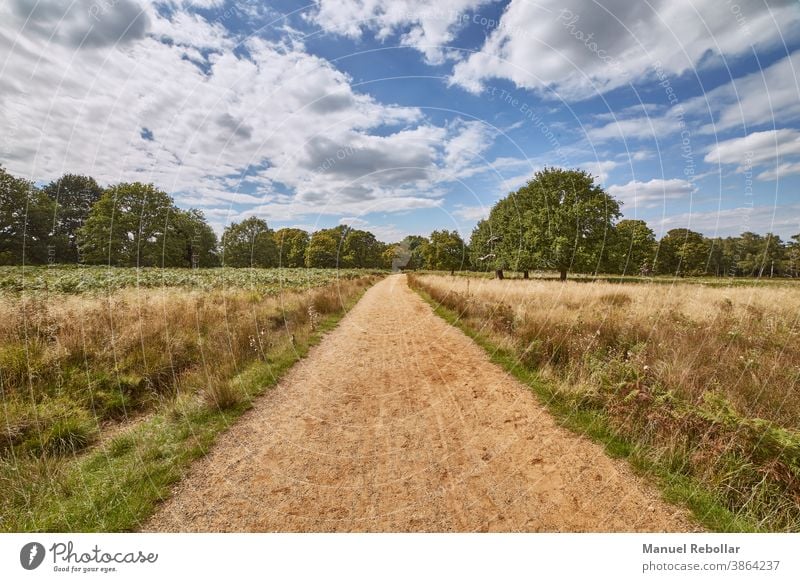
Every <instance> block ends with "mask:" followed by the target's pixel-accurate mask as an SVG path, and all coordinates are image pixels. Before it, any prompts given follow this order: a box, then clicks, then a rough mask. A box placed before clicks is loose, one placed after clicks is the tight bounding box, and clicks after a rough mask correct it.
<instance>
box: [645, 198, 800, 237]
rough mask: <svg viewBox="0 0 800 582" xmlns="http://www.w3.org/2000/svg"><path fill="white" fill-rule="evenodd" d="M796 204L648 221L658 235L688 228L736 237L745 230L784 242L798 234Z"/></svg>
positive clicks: (798, 209)
mask: <svg viewBox="0 0 800 582" xmlns="http://www.w3.org/2000/svg"><path fill="white" fill-rule="evenodd" d="M798 217H800V204H787V205H784V206H755V207H752V206H745V207H741V208H729V209H725V210H719V211H716V210H715V211H710V212H685V213H681V214H676V215H672V216H667V217H664V218H663V219H661V220H649V221H648V222H650V224H651V226H652V227H653V229H654V230H656V232H657V234H658V236H662V235H663V234H665V233H666V232H667V231H668V230H670V229H673V228H691V229H692V230H696V231H699V232H702V233H703V234H705V235H706V236H710V237H714V236H737V235H739V234H741V233H742V232H744V231H746V230H749V231H752V232H759V233H767V232H772V233H773V234H777V235H778V236H780V237H782V238H783V239H788V238H789V237H791V236H792V235H794V234H797V233H798V232H800V218H798Z"/></svg>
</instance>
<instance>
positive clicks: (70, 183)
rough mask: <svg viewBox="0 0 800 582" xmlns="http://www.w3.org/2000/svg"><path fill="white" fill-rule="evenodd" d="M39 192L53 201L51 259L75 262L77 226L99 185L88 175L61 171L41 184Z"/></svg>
mask: <svg viewBox="0 0 800 582" xmlns="http://www.w3.org/2000/svg"><path fill="white" fill-rule="evenodd" d="M42 192H44V194H46V195H47V196H48V197H49V198H50V199H51V200H52V201H53V203H54V204H55V213H54V219H53V236H54V238H55V240H56V243H55V245H54V246H55V249H54V251H55V252H54V259H55V262H57V263H77V262H79V259H80V257H79V252H78V229H79V228H80V227H81V226H82V225H83V223H84V222H86V220H87V219H88V218H89V213H90V212H91V209H92V206H93V205H94V204H95V203H96V202H97V201H98V200H99V199H100V197H101V196H102V194H103V189H102V188H101V187H100V186H98V185H97V182H95V180H94V178H91V177H89V176H81V175H77V174H64V175H63V176H61V178H59V179H58V180H55V181H53V182H50V183H49V184H48V185H47V186H45V187H44V188H43V189H42Z"/></svg>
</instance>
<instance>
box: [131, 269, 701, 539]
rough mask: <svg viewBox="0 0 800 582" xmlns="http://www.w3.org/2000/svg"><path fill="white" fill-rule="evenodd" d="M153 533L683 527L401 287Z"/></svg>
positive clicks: (316, 353)
mask: <svg viewBox="0 0 800 582" xmlns="http://www.w3.org/2000/svg"><path fill="white" fill-rule="evenodd" d="M174 493H175V494H174V496H173V497H172V498H171V499H170V500H169V501H167V502H165V503H164V505H163V506H162V507H161V508H160V510H159V512H158V513H156V515H155V516H154V517H153V518H152V519H151V520H150V521H149V522H148V523H147V524H145V527H144V529H145V530H150V531H303V532H304V531H687V530H694V529H696V526H694V525H693V524H692V523H691V522H690V520H689V519H688V518H687V517H686V514H685V512H684V511H682V510H678V509H676V508H675V507H672V506H670V505H668V504H666V503H664V502H663V501H661V500H660V498H659V495H658V494H657V493H656V492H654V491H653V490H652V489H651V488H649V487H647V486H646V485H645V484H643V483H642V481H641V480H640V479H638V478H636V477H635V476H633V475H632V474H631V472H630V471H629V470H628V469H627V467H626V465H625V464H624V463H622V462H619V461H614V460H611V459H609V458H608V457H607V456H606V455H605V454H604V453H603V451H602V449H601V448H600V447H598V446H597V445H594V444H592V443H590V442H589V441H587V440H586V439H584V438H581V437H578V436H575V435H573V434H572V433H570V432H568V431H566V430H564V429H562V428H560V427H558V426H556V425H555V423H554V421H553V420H552V419H551V417H550V416H549V415H548V413H547V412H546V411H545V410H544V409H543V408H542V407H541V405H539V404H538V403H537V402H536V400H535V398H534V397H533V395H532V394H531V392H530V391H529V390H528V389H527V388H526V387H525V386H524V385H522V384H520V383H519V382H517V381H516V380H515V379H514V378H513V377H511V376H510V375H508V374H507V373H505V372H504V371H503V370H502V369H500V368H499V367H497V366H495V365H493V364H492V363H490V362H489V360H488V358H487V356H486V354H485V352H484V351H483V350H482V349H481V348H480V347H478V346H477V345H476V344H475V343H474V342H473V341H472V340H470V339H469V338H468V337H466V336H465V335H464V334H462V333H461V332H460V331H459V330H457V329H455V328H453V327H452V326H450V325H448V324H446V323H445V322H444V321H442V320H441V319H439V318H438V317H437V316H436V315H435V314H434V313H433V312H432V310H431V309H430V308H429V307H428V305H427V304H425V303H424V302H423V301H422V300H421V299H420V298H419V297H418V296H417V295H416V294H415V293H414V292H413V291H411V290H410V289H409V288H408V287H407V285H406V282H405V278H404V276H402V275H395V276H391V277H389V278H387V279H385V280H384V281H381V282H380V283H378V284H377V285H375V286H374V287H373V288H371V289H370V290H369V291H368V292H367V293H366V295H365V296H364V297H363V298H362V299H361V301H360V302H359V303H358V305H356V307H355V308H354V309H353V310H352V311H351V312H350V313H349V314H348V315H347V316H346V317H345V318H344V319H343V320H342V322H341V324H340V325H339V327H337V328H336V330H334V331H333V332H331V333H330V334H329V335H328V336H327V337H326V338H325V340H324V341H323V342H322V343H321V344H320V345H319V346H317V347H316V348H314V349H313V350H312V352H311V354H310V355H309V357H307V358H306V359H304V360H302V361H301V362H299V363H298V364H297V365H296V366H295V367H294V368H293V369H292V370H291V371H290V372H289V374H288V375H287V376H286V377H285V378H284V380H283V381H281V382H280V384H279V385H278V386H277V387H276V388H275V389H274V390H273V391H271V392H270V393H269V394H268V395H266V396H264V397H262V398H261V399H259V400H258V401H257V402H256V404H255V407H254V409H253V410H251V411H249V412H248V413H247V414H246V415H245V416H244V417H242V419H241V420H240V421H239V422H238V423H237V424H236V425H235V426H233V427H232V428H231V430H229V431H228V432H226V433H225V434H224V435H223V436H222V437H221V438H220V439H219V441H218V443H217V445H216V446H215V447H214V449H213V450H212V451H211V452H210V454H209V455H208V456H206V457H205V458H203V459H202V460H200V461H198V462H197V463H196V464H195V465H194V466H193V468H192V471H191V472H190V474H189V475H188V476H187V477H186V478H185V479H184V480H183V481H182V482H181V483H180V485H179V486H178V487H177V488H176V490H175V492H174Z"/></svg>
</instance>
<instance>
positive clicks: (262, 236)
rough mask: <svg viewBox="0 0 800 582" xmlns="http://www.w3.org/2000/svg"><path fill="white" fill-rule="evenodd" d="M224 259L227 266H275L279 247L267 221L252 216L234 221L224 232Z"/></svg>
mask: <svg viewBox="0 0 800 582" xmlns="http://www.w3.org/2000/svg"><path fill="white" fill-rule="evenodd" d="M221 246H222V261H223V264H224V265H225V266H226V267H275V266H277V265H278V247H277V245H276V244H275V239H274V238H273V233H272V231H271V230H270V229H269V226H268V225H267V222H266V221H265V220H262V219H261V218H256V217H255V216H251V217H250V218H247V219H245V220H243V221H242V222H238V223H237V222H234V223H232V224H231V225H229V226H228V227H227V228H226V229H225V232H223V233H222V245H221Z"/></svg>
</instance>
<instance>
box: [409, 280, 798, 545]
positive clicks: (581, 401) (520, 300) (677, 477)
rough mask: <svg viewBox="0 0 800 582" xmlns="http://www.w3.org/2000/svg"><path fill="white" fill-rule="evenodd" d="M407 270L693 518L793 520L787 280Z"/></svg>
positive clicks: (746, 522)
mask: <svg viewBox="0 0 800 582" xmlns="http://www.w3.org/2000/svg"><path fill="white" fill-rule="evenodd" d="M410 279H411V281H410V284H411V285H412V287H414V288H416V289H417V290H418V291H421V292H423V294H425V295H426V296H427V297H428V298H429V299H430V300H431V301H432V302H433V303H434V305H435V306H438V307H439V310H440V313H441V314H443V315H445V316H446V317H448V318H450V319H451V321H453V322H455V323H457V324H458V325H460V326H461V327H462V328H463V329H465V331H467V332H468V333H469V334H470V335H472V336H473V337H474V338H475V339H476V340H478V341H479V342H480V343H482V344H483V345H484V347H486V348H487V349H489V350H490V351H491V352H493V354H494V355H495V357H496V359H497V361H499V362H500V363H504V364H506V366H507V367H509V368H510V369H511V370H512V371H514V372H515V373H517V374H518V375H520V376H525V377H526V378H527V379H528V380H529V381H530V382H529V383H531V384H532V385H533V386H534V387H535V389H536V391H537V393H538V394H539V396H540V397H541V398H542V399H543V400H544V401H545V403H546V404H548V405H549V407H550V409H551V411H553V412H554V413H555V414H556V416H557V417H558V418H559V419H560V420H561V421H562V422H563V423H564V424H566V425H568V426H570V427H571V428H573V429H575V430H578V431H581V432H585V433H587V434H590V435H591V436H594V437H596V438H599V439H600V440H603V441H604V442H605V443H606V445H607V448H608V450H609V452H611V453H612V454H618V455H621V456H625V457H628V458H629V460H631V461H632V462H633V464H634V465H636V466H638V467H639V468H640V469H641V470H644V471H646V472H649V473H651V474H653V475H654V476H656V477H657V478H658V479H660V481H661V484H662V485H663V486H664V488H665V490H666V491H667V494H668V497H672V498H673V499H675V500H677V501H681V502H684V503H688V504H689V506H690V507H692V509H693V510H694V512H695V514H696V515H697V516H698V517H699V519H700V520H701V522H704V523H705V524H706V525H708V526H709V527H711V528H712V529H727V530H734V531H746V530H761V531H798V530H800V341H798V340H800V288H798V287H797V286H795V285H791V284H775V285H763V284H760V285H758V286H755V285H752V284H751V285H750V286H747V285H742V284H741V282H737V283H738V284H737V285H735V286H727V287H723V286H721V284H720V283H721V282H720V281H714V282H712V283H716V284H712V285H706V284H703V283H702V281H691V282H690V283H682V282H676V281H674V280H673V281H672V283H671V284H657V283H642V284H636V283H632V284H618V283H610V282H606V281H600V280H597V281H589V282H586V281H583V282H580V281H571V282H567V283H558V282H554V281H546V280H528V281H525V280H519V279H512V280H505V281H498V280H492V279H488V278H485V277H465V276H455V277H450V276H444V275H435V274H423V275H417V276H411V277H410ZM662 283H663V282H662ZM776 283H777V282H776Z"/></svg>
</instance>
